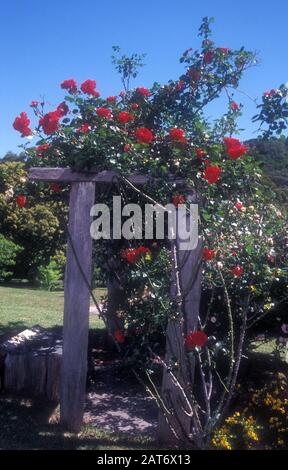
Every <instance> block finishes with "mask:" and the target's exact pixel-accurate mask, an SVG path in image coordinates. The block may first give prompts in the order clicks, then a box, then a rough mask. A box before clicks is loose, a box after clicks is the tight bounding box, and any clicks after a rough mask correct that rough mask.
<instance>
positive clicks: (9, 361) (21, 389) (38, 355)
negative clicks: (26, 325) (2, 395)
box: [0, 326, 62, 401]
mask: <svg viewBox="0 0 288 470" xmlns="http://www.w3.org/2000/svg"><path fill="white" fill-rule="evenodd" d="M0 356H1V361H0V363H1V365H2V369H3V370H2V374H1V376H2V378H3V382H4V383H3V384H2V386H3V388H4V389H5V390H7V391H8V392H11V393H17V394H18V393H27V394H29V395H32V396H45V397H46V398H48V399H49V400H51V401H59V395H60V367H61V359H62V338H60V337H59V335H56V334H55V333H53V332H51V331H46V330H45V329H44V328H41V327H40V326H35V327H33V328H31V329H29V330H28V329H27V330H24V331H22V332H21V333H20V334H18V335H17V336H14V337H13V338H11V339H9V340H7V341H6V342H5V343H3V344H2V345H1V347H0Z"/></svg>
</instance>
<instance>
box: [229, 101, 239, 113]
mask: <svg viewBox="0 0 288 470" xmlns="http://www.w3.org/2000/svg"><path fill="white" fill-rule="evenodd" d="M230 108H231V109H232V110H233V111H238V109H239V105H238V104H237V103H236V102H235V101H231V103H230Z"/></svg>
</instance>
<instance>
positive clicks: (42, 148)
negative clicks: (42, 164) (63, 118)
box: [36, 144, 50, 157]
mask: <svg viewBox="0 0 288 470" xmlns="http://www.w3.org/2000/svg"><path fill="white" fill-rule="evenodd" d="M49 147H50V145H49V144H42V145H38V147H36V153H37V156H38V157H43V155H44V152H45V150H47V149H49Z"/></svg>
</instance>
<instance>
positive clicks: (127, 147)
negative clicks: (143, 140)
mask: <svg viewBox="0 0 288 470" xmlns="http://www.w3.org/2000/svg"><path fill="white" fill-rule="evenodd" d="M123 150H124V152H126V153H127V152H129V151H130V150H131V144H125V145H124V148H123Z"/></svg>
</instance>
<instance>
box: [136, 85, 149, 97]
mask: <svg viewBox="0 0 288 470" xmlns="http://www.w3.org/2000/svg"><path fill="white" fill-rule="evenodd" d="M136 91H137V93H139V94H140V95H142V96H150V95H151V93H150V91H149V90H148V88H144V87H143V86H141V87H138V88H136Z"/></svg>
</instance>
